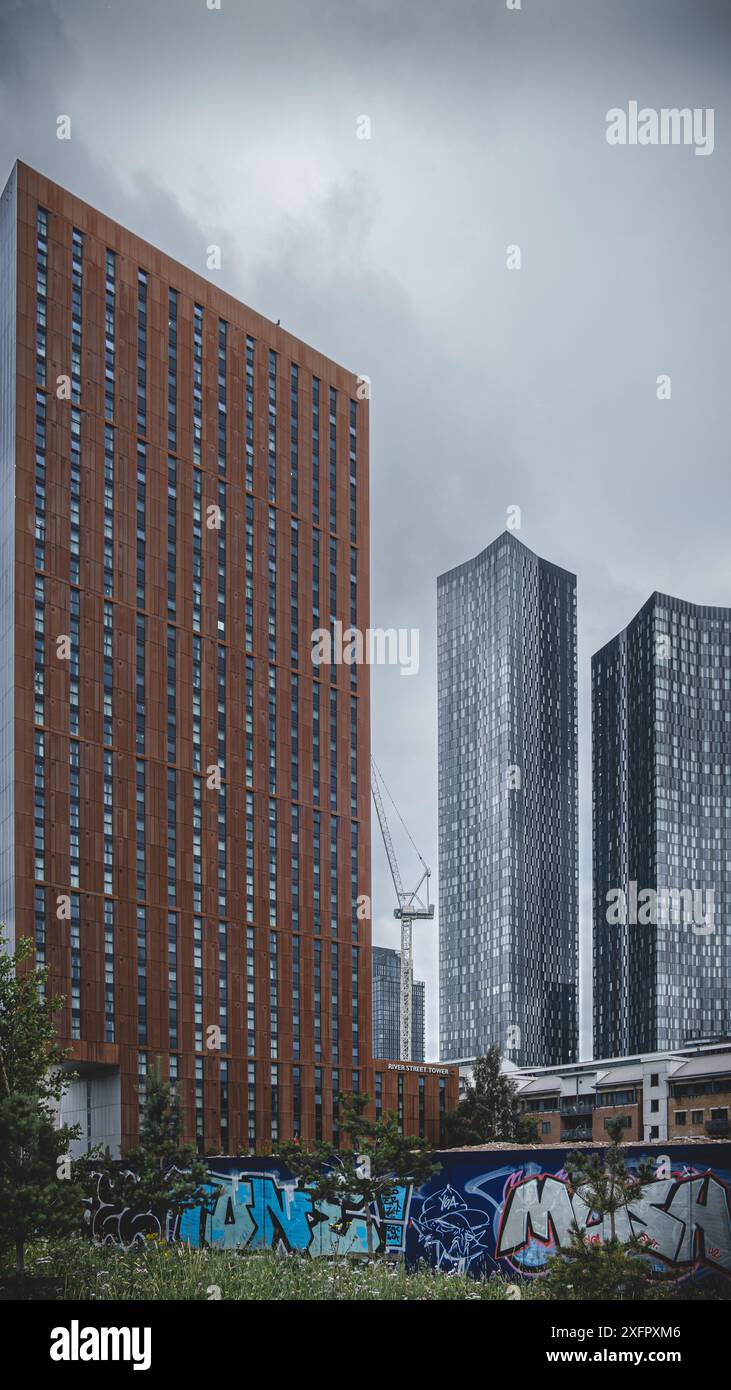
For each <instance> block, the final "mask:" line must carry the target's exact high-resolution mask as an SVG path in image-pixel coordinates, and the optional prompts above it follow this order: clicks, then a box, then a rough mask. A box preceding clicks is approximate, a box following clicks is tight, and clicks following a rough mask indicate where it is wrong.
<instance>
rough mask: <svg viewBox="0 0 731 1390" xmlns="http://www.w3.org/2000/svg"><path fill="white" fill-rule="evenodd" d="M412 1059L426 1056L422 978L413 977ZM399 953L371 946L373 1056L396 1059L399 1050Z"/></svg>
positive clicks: (420, 1058) (415, 1059)
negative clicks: (414, 978)
mask: <svg viewBox="0 0 731 1390" xmlns="http://www.w3.org/2000/svg"><path fill="white" fill-rule="evenodd" d="M411 1007H412V1023H411V1060H412V1062H423V1061H424V1059H425V1056H426V1035H425V1022H426V1019H425V1011H424V981H423V980H414V981H413V983H412V995H411ZM400 1021H401V952H400V951H394V950H392V949H391V947H389V946H374V947H373V1056H374V1057H385V1058H394V1059H395V1058H398V1056H399V1052H400V1050H401V1033H400Z"/></svg>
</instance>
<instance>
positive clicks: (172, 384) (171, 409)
mask: <svg viewBox="0 0 731 1390" xmlns="http://www.w3.org/2000/svg"><path fill="white" fill-rule="evenodd" d="M177 442H178V293H177V290H172V289H171V290H168V449H171V450H172V451H173V453H175V452H177Z"/></svg>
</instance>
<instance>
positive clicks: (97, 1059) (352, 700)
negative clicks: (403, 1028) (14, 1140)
mask: <svg viewBox="0 0 731 1390" xmlns="http://www.w3.org/2000/svg"><path fill="white" fill-rule="evenodd" d="M0 279H1V280H2V305H1V310H0V312H1V314H2V320H1V321H0V400H1V402H2V423H1V424H0V480H1V481H0V487H1V489H2V499H1V500H2V504H3V505H2V507H1V509H0V511H1V514H0V573H1V575H2V589H1V591H0V625H1V628H2V636H3V648H2V650H3V662H2V667H1V674H0V729H1V731H2V757H1V758H0V818H1V820H2V829H3V839H2V859H1V862H0V920H2V921H3V922H4V923H5V924H6V931H7V932H8V933H9V934H10V936H11V939H12V937H13V936H14V935H16V936H17V935H21V934H22V935H30V936H32V937H33V939H34V941H35V948H36V958H37V960H38V961H39V962H45V963H46V964H47V965H48V966H49V967H50V970H51V982H52V988H53V990H54V992H59V993H61V994H63V995H64V996H65V1000H66V1002H65V1006H64V1009H63V1012H62V1014H61V1016H60V1022H59V1031H60V1036H61V1040H62V1042H63V1043H64V1044H66V1045H68V1046H69V1047H70V1048H71V1050H72V1057H73V1060H74V1063H75V1065H76V1067H77V1069H79V1070H80V1080H79V1081H77V1082H75V1083H74V1085H73V1086H72V1088H71V1091H70V1093H69V1096H68V1098H67V1100H66V1102H65V1114H67V1115H69V1116H70V1117H71V1118H74V1119H76V1118H80V1119H81V1121H82V1126H83V1130H84V1134H85V1136H86V1138H87V1139H88V1140H89V1141H91V1142H95V1141H97V1140H103V1141H105V1142H110V1143H111V1144H112V1146H113V1147H116V1145H117V1144H118V1143H121V1144H122V1146H123V1147H126V1146H127V1145H129V1144H130V1143H131V1142H133V1141H134V1139H135V1137H136V1133H137V1125H138V1095H139V1088H140V1087H142V1088H143V1087H144V1080H145V1076H146V1074H147V1072H148V1071H149V1069H150V1068H151V1066H152V1065H153V1064H155V1062H156V1059H157V1058H161V1059H162V1066H163V1070H164V1072H165V1074H167V1075H168V1076H169V1077H170V1078H171V1079H173V1080H174V1081H175V1082H176V1083H177V1087H178V1091H179V1095H180V1099H181V1106H182V1112H183V1119H184V1126H185V1131H186V1134H187V1135H188V1136H189V1137H191V1138H195V1140H196V1141H197V1143H198V1145H199V1147H200V1148H201V1149H204V1148H205V1149H209V1148H215V1149H218V1150H221V1151H224V1152H226V1151H227V1152H230V1153H236V1152H241V1151H246V1150H247V1149H254V1148H256V1149H258V1150H259V1151H260V1152H261V1151H265V1150H266V1149H267V1147H268V1146H269V1144H270V1143H271V1141H272V1140H273V1139H274V1140H276V1139H277V1138H280V1139H286V1138H287V1137H290V1136H292V1135H299V1136H301V1138H302V1139H303V1141H306V1140H308V1139H313V1138H315V1137H318V1136H320V1135H321V1136H322V1137H323V1138H328V1137H330V1136H331V1135H333V1134H334V1135H337V1133H338V1097H339V1095H340V1094H341V1093H342V1092H343V1091H346V1090H350V1089H358V1088H360V1089H361V1090H365V1089H368V1090H369V1092H371V1093H372V1094H374V1095H375V1096H376V1102H375V1103H376V1104H377V1105H378V1106H380V1107H382V1108H388V1109H394V1110H396V1109H397V1108H398V1110H399V1114H400V1115H401V1116H402V1117H403V1123H404V1124H406V1125H407V1126H410V1125H411V1124H412V1123H414V1124H416V1125H417V1128H418V1126H421V1128H422V1130H423V1132H425V1133H427V1134H428V1135H429V1136H430V1137H432V1138H433V1139H437V1138H438V1133H439V1124H440V1112H442V1111H443V1110H444V1109H445V1108H449V1107H450V1106H451V1105H453V1104H454V1103H455V1102H456V1089H457V1080H456V1072H454V1071H451V1072H450V1071H448V1069H441V1071H440V1069H432V1070H431V1071H430V1070H429V1069H428V1068H425V1069H424V1070H423V1072H422V1073H421V1077H423V1081H422V1079H421V1077H420V1076H419V1075H415V1074H413V1073H411V1072H410V1071H406V1070H396V1071H393V1072H392V1071H390V1070H388V1069H386V1068H385V1067H384V1068H383V1069H382V1070H381V1071H380V1072H379V1074H378V1076H379V1077H380V1081H379V1080H378V1078H377V1076H376V1074H375V1071H374V1065H373V1059H372V1052H371V934H370V921H369V920H368V918H367V917H364V916H362V915H361V913H362V906H361V907H359V906H358V900H359V898H361V897H362V896H363V895H365V896H366V897H368V896H369V894H370V802H369V746H370V718H369V673H368V668H367V667H365V666H359V667H349V666H347V665H335V664H333V665H332V666H327V667H325V666H320V667H316V666H314V665H313V663H312V660H311V633H312V632H313V630H314V629H316V628H320V627H324V628H328V627H329V626H330V625H331V623H332V622H333V621H334V620H336V619H337V620H339V621H341V622H342V624H343V627H348V626H351V625H352V626H355V627H357V628H359V629H360V630H361V631H364V630H365V629H366V628H367V625H368V607H369V571H368V542H369V510H368V402H367V400H365V399H361V396H362V395H363V392H362V390H360V389H359V385H358V381H357V378H356V377H355V376H354V375H353V374H352V373H351V372H349V371H346V370H345V369H344V368H343V367H340V366H338V365H337V364H336V363H334V362H332V361H330V360H328V359H327V358H325V357H323V356H322V355H321V354H320V353H318V352H316V351H314V350H313V349H312V348H309V347H307V346H305V345H304V344H303V343H301V342H299V341H298V340H297V339H296V338H294V337H292V335H291V334H289V333H287V332H286V331H285V330H284V329H283V328H280V327H279V326H275V325H274V324H272V323H271V322H269V321H268V320H266V319H264V318H262V317H261V316H260V315H259V314H256V313H255V312H253V311H252V310H250V309H248V308H246V307H245V306H244V305H242V304H240V303H238V302H237V301H236V300H234V299H233V298H231V296H230V295H228V294H226V293H224V291H223V290H220V289H219V288H217V287H216V286H215V285H214V284H212V283H211V282H210V281H209V280H206V279H204V278H202V277H200V276H198V275H196V274H194V273H193V272H192V271H190V270H188V269H185V268H184V267H182V266H181V265H179V264H177V263H176V262H175V261H173V260H171V259H170V258H169V257H167V256H166V255H164V254H163V253H162V252H161V251H159V250H157V249H155V248H154V247H152V246H150V245H148V244H147V243H145V242H144V241H142V240H140V239H139V238H138V237H136V236H134V235H132V234H131V233H130V232H128V231H125V230H124V229H123V228H121V227H120V226H118V225H117V224H116V223H114V222H112V221H110V220H109V219H108V218H106V217H104V216H103V215H102V214H101V213H100V212H98V211H96V210H95V209H93V208H92V207H90V206H88V205H86V204H84V203H83V202H81V201H80V200H79V199H77V198H75V197H74V196H72V194H70V193H68V192H66V191H65V190H64V189H62V188H60V187H58V186H57V185H55V184H53V183H51V182H50V181H49V180H48V179H46V178H44V177H42V176H41V175H39V174H37V173H35V172H34V171H32V170H31V169H29V168H27V167H26V166H25V165H23V164H20V163H19V164H17V165H16V166H15V169H14V171H13V173H12V175H11V177H10V179H9V181H8V184H7V186H6V188H5V191H4V193H3V196H2V205H1V209H0ZM379 1090H380V1094H379Z"/></svg>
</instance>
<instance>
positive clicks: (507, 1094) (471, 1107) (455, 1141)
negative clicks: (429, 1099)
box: [444, 1045, 538, 1149]
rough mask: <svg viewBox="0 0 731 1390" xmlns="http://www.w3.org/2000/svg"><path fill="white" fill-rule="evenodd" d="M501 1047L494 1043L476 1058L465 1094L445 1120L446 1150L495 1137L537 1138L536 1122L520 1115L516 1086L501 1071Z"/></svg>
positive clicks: (520, 1140)
mask: <svg viewBox="0 0 731 1390" xmlns="http://www.w3.org/2000/svg"><path fill="white" fill-rule="evenodd" d="M501 1062H502V1055H501V1052H500V1048H499V1047H498V1046H497V1045H493V1046H492V1047H489V1048H488V1049H487V1052H486V1053H485V1054H484V1056H483V1057H478V1058H477V1060H476V1062H475V1065H474V1071H473V1076H472V1081H471V1082H470V1083H469V1085H468V1086H467V1090H466V1094H465V1096H464V1097H463V1099H462V1100H461V1101H460V1102H459V1105H458V1106H457V1109H456V1110H451V1111H450V1112H449V1114H447V1115H446V1116H445V1119H444V1143H445V1147H446V1148H449V1149H453V1148H458V1147H461V1146H462V1145H465V1144H491V1143H495V1142H497V1141H498V1140H502V1141H507V1142H513V1143H519V1144H524V1143H531V1142H533V1141H535V1140H537V1138H538V1131H537V1126H536V1122H535V1120H533V1119H530V1118H529V1117H527V1116H525V1115H521V1113H520V1109H519V1105H518V1089H517V1086H516V1084H515V1081H514V1080H513V1078H512V1077H511V1076H508V1075H506V1074H505V1072H503V1071H501V1069H500V1068H501Z"/></svg>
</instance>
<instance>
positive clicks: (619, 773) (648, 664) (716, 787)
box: [592, 593, 731, 1057]
mask: <svg viewBox="0 0 731 1390" xmlns="http://www.w3.org/2000/svg"><path fill="white" fill-rule="evenodd" d="M730 657H731V609H728V608H712V607H705V606H699V605H696V604H693V603H686V602H684V601H683V600H682V599H676V598H669V597H668V596H667V595H666V594H658V593H655V594H653V595H652V597H651V598H649V599H648V601H647V603H646V604H645V605H644V607H642V608H641V609H640V611H639V613H637V614H636V616H635V617H634V618H633V619H632V622H631V623H630V624H629V626H628V627H626V628H625V629H624V631H623V632H620V633H619V635H618V636H617V637H615V638H613V640H612V641H611V642H608V643H607V645H606V646H605V647H602V649H601V651H599V652H597V653H596V655H595V656H594V657H593V658H592V739H593V787H594V791H593V797H594V817H593V822H594V831H593V834H594V888H593V898H594V908H593V910H594V1055H595V1056H597V1057H618V1056H622V1055H625V1054H627V1053H633V1052H655V1051H660V1050H664V1049H666V1048H674V1047H680V1046H681V1045H682V1044H683V1043H684V1042H685V1041H686V1040H688V1039H691V1038H699V1037H713V1036H718V1035H724V1036H727V1035H728V1033H729V1032H730V1031H731V952H730V948H729V928H730V926H731V912H730V907H731V863H730V861H729V848H730V837H731V694H730V690H731V660H730ZM620 890H621V894H622V898H621V900H620V899H619V897H618V894H619V892H620ZM647 890H651V891H652V892H653V893H654V894H655V895H657V896H656V899H655V906H654V908H653V905H652V901H651V899H650V898H649V895H648V892H647ZM710 894H712V897H710V896H709V895H710ZM608 895H609V896H608ZM618 903H620V904H621V905H620V908H619V911H618V909H617V904H618ZM617 918H620V920H617Z"/></svg>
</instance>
